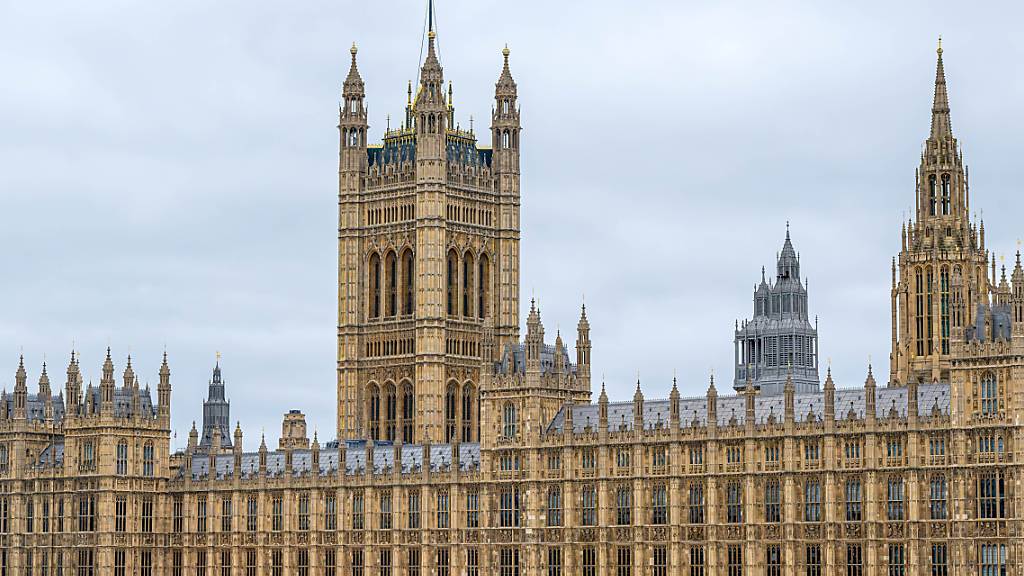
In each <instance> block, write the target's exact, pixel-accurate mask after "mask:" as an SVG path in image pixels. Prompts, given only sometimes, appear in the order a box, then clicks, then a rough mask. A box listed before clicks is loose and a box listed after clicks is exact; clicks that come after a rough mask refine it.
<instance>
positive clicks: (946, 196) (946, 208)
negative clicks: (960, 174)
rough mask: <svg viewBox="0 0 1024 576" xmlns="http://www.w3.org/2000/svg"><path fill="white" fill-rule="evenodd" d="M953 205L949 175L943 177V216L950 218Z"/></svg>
mask: <svg viewBox="0 0 1024 576" xmlns="http://www.w3.org/2000/svg"><path fill="white" fill-rule="evenodd" d="M951 205H952V199H951V198H950V193H949V174H943V175H942V215H943V216H948V215H949V212H950V208H951Z"/></svg>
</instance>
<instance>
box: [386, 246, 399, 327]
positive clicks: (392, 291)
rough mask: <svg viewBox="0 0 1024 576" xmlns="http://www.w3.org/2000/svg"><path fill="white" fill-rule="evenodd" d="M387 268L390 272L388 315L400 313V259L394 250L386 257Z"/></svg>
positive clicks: (388, 272)
mask: <svg viewBox="0 0 1024 576" xmlns="http://www.w3.org/2000/svg"><path fill="white" fill-rule="evenodd" d="M385 269H386V270H387V274H388V299H387V302H388V305H387V314H388V316H394V315H395V314H397V313H398V260H397V258H396V257H395V253H394V252H388V255H387V256H386V257H385Z"/></svg>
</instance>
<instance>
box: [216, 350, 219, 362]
mask: <svg viewBox="0 0 1024 576" xmlns="http://www.w3.org/2000/svg"><path fill="white" fill-rule="evenodd" d="M216 356H217V364H220V350H218V351H217V353H216Z"/></svg>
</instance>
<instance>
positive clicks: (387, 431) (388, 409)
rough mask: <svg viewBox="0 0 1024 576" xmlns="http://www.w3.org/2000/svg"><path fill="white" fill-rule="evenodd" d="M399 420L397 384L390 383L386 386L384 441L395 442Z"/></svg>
mask: <svg viewBox="0 0 1024 576" xmlns="http://www.w3.org/2000/svg"><path fill="white" fill-rule="evenodd" d="M397 418H398V397H397V395H396V394H395V384H394V383H393V382H388V383H386V384H384V439H385V440H388V441H389V442H393V441H394V440H395V420H396V419H397Z"/></svg>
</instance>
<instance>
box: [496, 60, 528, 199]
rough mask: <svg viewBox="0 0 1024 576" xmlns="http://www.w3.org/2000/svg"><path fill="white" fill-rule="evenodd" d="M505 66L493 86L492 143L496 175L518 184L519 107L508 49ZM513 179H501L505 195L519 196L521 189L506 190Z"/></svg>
mask: <svg viewBox="0 0 1024 576" xmlns="http://www.w3.org/2000/svg"><path fill="white" fill-rule="evenodd" d="M501 55H502V56H503V57H504V59H505V64H504V66H503V67H502V69H501V76H499V77H498V82H497V83H496V84H495V85H494V110H493V111H492V112H491V142H492V143H493V144H494V157H495V172H496V173H498V174H508V175H509V176H516V177H517V178H515V179H514V181H515V183H516V184H518V175H519V132H520V130H521V127H520V124H519V108H518V104H517V102H516V97H517V89H516V81H515V80H513V79H512V72H511V71H510V70H509V67H508V55H509V49H508V46H505V48H504V49H503V50H502V51H501ZM512 181H513V179H511V178H510V179H509V180H505V179H504V178H503V179H501V192H502V194H515V195H516V196H518V195H519V190H518V188H516V189H514V190H513V189H506V186H505V185H506V184H511V183H512Z"/></svg>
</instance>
